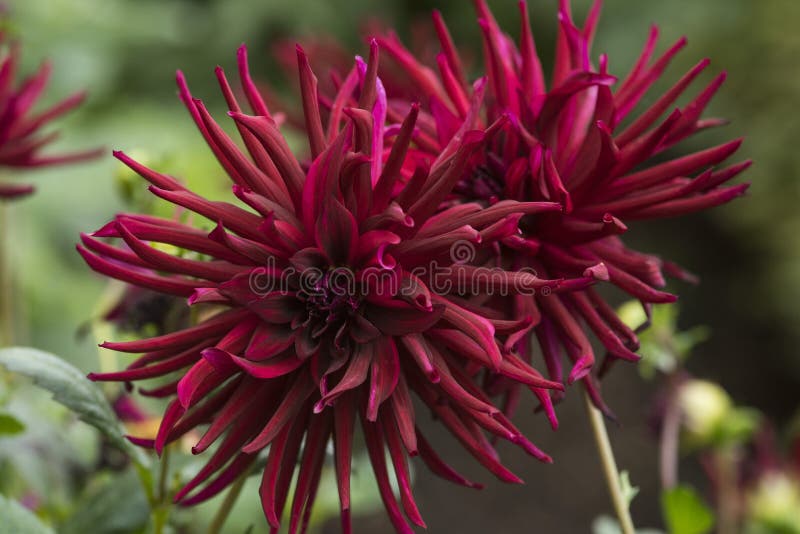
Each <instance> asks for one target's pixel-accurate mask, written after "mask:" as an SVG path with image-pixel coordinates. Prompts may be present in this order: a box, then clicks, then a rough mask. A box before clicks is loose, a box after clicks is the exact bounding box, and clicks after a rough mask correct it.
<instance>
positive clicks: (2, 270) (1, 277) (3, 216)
mask: <svg viewBox="0 0 800 534" xmlns="http://www.w3.org/2000/svg"><path fill="white" fill-rule="evenodd" d="M9 219H10V218H9V216H8V206H7V205H6V203H5V202H2V201H0V346H2V347H9V346H11V345H13V344H14V308H13V302H12V301H13V298H14V284H13V280H12V278H11V257H10V247H9V244H10V237H9V236H10V232H9V228H8V223H9Z"/></svg>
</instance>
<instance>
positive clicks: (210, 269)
mask: <svg viewBox="0 0 800 534" xmlns="http://www.w3.org/2000/svg"><path fill="white" fill-rule="evenodd" d="M297 60H298V74H299V79H300V88H301V91H300V92H301V96H302V101H303V110H304V119H305V125H306V131H307V136H308V144H309V150H310V156H311V158H310V161H309V162H301V160H300V159H298V158H297V157H296V156H295V155H294V154H293V153H292V151H291V150H290V149H289V146H288V145H287V143H286V141H285V140H284V137H283V136H282V134H281V133H280V131H279V129H278V127H277V124H276V122H275V120H274V119H273V116H272V115H271V114H270V112H269V110H268V109H267V106H266V105H265V104H264V101H263V99H262V97H261V95H260V94H259V92H258V91H257V90H256V88H255V85H254V84H253V82H252V80H251V77H250V74H249V71H248V66H247V57H246V50H245V48H244V47H242V49H240V51H239V75H240V78H241V84H242V92H243V94H244V95H245V96H246V99H247V101H248V103H249V106H250V108H251V110H252V113H253V114H252V115H247V114H245V113H243V112H242V109H241V107H240V104H239V102H238V101H237V98H236V96H235V93H234V91H233V90H232V89H231V86H230V85H229V83H228V80H227V79H226V77H225V74H224V72H223V71H222V69H220V68H218V69H217V71H216V74H217V78H218V81H219V84H220V87H221V89H222V92H223V94H224V96H225V99H226V101H227V104H228V106H229V108H230V113H229V115H230V117H231V118H232V119H233V120H234V122H235V124H236V126H237V128H238V131H239V134H240V135H241V137H242V141H243V142H244V145H245V146H246V152H244V151H243V150H241V149H240V148H238V147H237V145H236V144H235V143H234V141H233V140H232V139H231V138H230V137H229V136H228V135H227V134H226V133H225V132H224V131H223V129H222V128H221V126H220V125H219V124H218V123H217V122H216V121H215V120H214V119H213V118H212V117H211V115H210V114H209V113H208V111H207V110H206V107H205V106H204V104H203V103H202V102H201V101H200V100H197V99H194V98H192V95H191V94H190V92H189V89H188V87H187V85H186V82H185V80H184V77H183V75H182V74H180V73H178V86H179V93H180V97H181V99H182V101H183V102H184V104H185V105H186V107H187V108H188V110H189V112H190V114H191V116H192V118H193V119H194V121H195V123H196V124H197V127H198V129H199V130H200V132H201V133H202V135H203V136H204V137H205V139H206V140H207V141H208V144H209V146H210V148H211V150H212V151H213V152H214V154H215V155H216V157H217V158H218V160H219V162H220V164H221V165H222V167H223V168H224V169H225V171H226V173H227V174H228V176H229V177H230V179H231V181H232V190H233V194H234V195H235V197H236V198H237V199H238V201H239V202H238V203H229V202H226V201H222V200H210V199H206V198H203V197H200V196H198V195H197V194H195V193H193V192H192V191H191V190H189V189H187V188H186V187H184V186H183V185H182V184H181V183H179V182H178V181H177V180H175V179H174V178H172V177H169V176H166V175H164V174H161V173H159V172H157V171H155V170H152V169H149V168H147V167H145V166H143V165H141V164H139V163H137V162H136V161H134V160H133V159H131V158H129V157H128V156H126V155H125V154H124V153H122V152H117V153H115V155H116V157H117V158H119V159H120V160H121V161H122V162H123V163H125V164H126V165H128V166H129V167H130V168H131V169H133V170H134V171H136V172H137V173H138V174H139V175H141V176H142V177H143V178H144V179H146V180H147V181H148V182H150V184H152V185H151V186H150V191H152V193H153V194H154V195H156V196H158V197H160V198H162V199H164V200H166V201H167V202H171V203H173V204H175V205H178V206H182V207H183V208H185V210H188V212H192V213H193V214H195V215H196V216H199V217H201V218H205V219H208V220H209V221H211V222H212V223H214V224H215V225H216V226H215V227H214V228H213V229H212V230H211V231H210V232H208V231H207V230H201V229H199V228H197V227H194V226H190V225H188V224H183V223H181V222H176V221H174V220H168V219H162V218H157V217H152V216H145V215H137V214H121V215H118V216H117V217H116V218H115V220H113V221H112V222H110V223H109V224H107V225H106V226H104V227H103V228H102V229H100V230H99V231H97V232H95V233H94V234H93V235H83V236H82V245H79V246H78V250H79V252H80V253H81V255H82V256H83V258H84V259H85V260H86V262H87V263H88V265H89V266H90V267H91V268H92V269H94V270H95V271H97V272H99V273H102V274H104V275H107V276H110V277H113V278H116V279H119V280H122V281H125V282H128V283H130V284H135V285H137V286H141V287H144V288H147V289H149V290H152V291H155V292H158V293H162V294H165V295H175V296H178V297H183V298H188V301H189V303H190V304H191V305H193V306H199V307H202V308H201V309H202V311H201V312H200V313H198V314H197V315H198V316H200V317H203V319H202V320H201V321H200V322H199V323H197V324H196V325H194V326H191V327H188V328H184V329H181V330H178V331H175V332H171V333H168V334H165V335H162V336H158V337H155V338H151V339H144V340H140V341H129V342H123V343H105V344H103V346H104V347H105V348H108V349H111V350H115V351H121V352H126V353H144V355H143V356H141V357H139V358H138V359H137V360H135V361H134V362H133V363H131V364H130V365H129V366H128V368H127V369H126V370H124V371H120V372H114V373H105V374H92V375H90V376H91V378H92V379H94V380H107V381H123V382H133V381H139V380H147V379H153V378H162V377H163V379H162V380H161V381H159V382H157V383H156V385H155V387H154V388H151V389H147V390H141V392H142V394H145V395H150V396H154V397H162V398H170V399H171V402H170V403H169V405H168V407H167V408H166V411H165V414H164V417H163V421H162V424H161V427H160V429H159V432H158V435H157V437H156V438H155V439H154V440H146V439H137V438H132V439H133V440H134V441H135V442H137V443H139V444H141V445H145V446H151V447H153V448H155V450H156V451H158V452H159V453H160V452H161V451H162V450H163V449H164V447H165V446H166V445H167V444H168V443H170V442H173V441H175V440H177V439H178V438H180V437H181V436H183V435H184V434H186V433H187V432H189V431H190V430H192V429H194V428H196V427H199V426H203V427H204V428H205V431H204V433H203V435H202V438H200V440H199V441H198V442H197V444H196V445H195V447H194V449H193V451H194V453H196V454H201V453H204V452H205V451H206V450H207V449H209V448H210V447H211V446H212V445H213V444H214V443H217V442H218V443H219V445H218V446H217V447H216V450H215V451H214V452H213V454H211V456H210V458H209V460H208V462H207V463H206V464H205V466H204V467H203V468H202V469H201V470H200V472H199V473H197V475H196V476H195V477H194V478H193V479H192V480H191V481H190V482H188V484H186V486H185V487H183V489H182V490H181V491H180V492H179V493H178V494H177V495H176V496H175V500H176V501H177V502H178V503H180V504H183V505H191V504H195V503H198V502H201V501H204V500H206V499H208V498H210V497H212V496H214V495H216V494H217V493H219V492H220V491H222V490H223V489H224V488H225V487H226V486H228V485H229V484H231V483H232V482H233V481H234V480H236V479H237V478H238V477H240V476H244V475H245V474H246V473H248V472H249V470H250V469H251V468H252V467H253V465H254V463H255V462H256V459H257V458H258V457H259V454H260V453H262V452H265V451H266V450H267V447H269V449H268V452H266V465H265V467H264V469H263V478H262V482H261V492H260V493H261V499H262V503H263V508H264V514H265V516H266V519H267V521H268V522H269V525H270V526H271V528H272V529H273V531H275V530H277V529H278V528H279V520H280V518H281V516H282V510H283V509H284V506H285V504H286V502H287V498H288V492H289V488H290V482H291V480H292V476H293V473H294V471H295V467H296V465H297V464H299V468H298V475H297V480H296V484H295V491H294V496H293V498H292V499H291V505H290V508H291V512H290V525H289V531H290V532H296V531H298V530H304V529H305V526H306V524H307V522H308V519H309V514H310V510H311V507H312V504H313V502H314V497H315V493H316V491H317V486H318V483H319V479H320V473H321V470H322V466H323V462H324V461H325V457H326V447H327V444H328V442H329V441H332V442H333V449H334V461H335V467H336V473H337V478H338V490H339V496H340V500H341V518H342V525H343V530H344V531H345V532H350V531H351V527H350V511H349V510H350V497H349V495H350V494H349V480H350V464H351V451H352V449H353V440H354V432H355V426H356V422H357V421H358V422H360V426H361V431H362V434H363V437H364V441H365V443H366V447H367V449H368V453H369V456H370V458H371V462H372V466H373V468H374V472H375V477H376V480H377V484H378V488H379V490H380V494H381V496H382V498H383V501H384V503H385V506H386V509H387V511H388V513H389V516H390V518H391V521H392V523H393V524H394V526H395V528H396V529H397V531H399V532H411V528H410V527H409V525H408V523H407V522H406V519H404V517H403V511H404V512H405V515H406V516H407V518H408V520H410V521H411V522H412V523H414V524H417V525H424V523H423V521H422V518H421V516H420V513H419V511H418V509H417V506H416V504H415V502H414V499H413V496H412V494H411V487H410V480H409V467H408V457H410V456H415V455H419V456H420V457H421V458H422V460H423V461H424V462H425V463H426V464H427V466H428V467H429V468H430V469H431V470H432V471H433V472H434V473H436V474H438V475H440V476H442V477H444V478H446V479H448V480H451V481H453V482H456V483H459V484H462V485H466V486H476V484H474V483H472V482H470V481H468V480H467V479H465V478H464V477H463V476H461V475H459V474H458V473H457V472H455V471H454V470H453V469H452V468H451V467H449V466H448V465H447V464H446V463H445V462H444V460H443V459H442V458H441V457H439V456H438V455H437V454H436V452H435V450H434V448H433V447H432V445H431V444H430V443H429V441H428V440H427V439H426V438H425V436H424V435H423V433H422V432H421V431H420V430H419V428H418V426H417V424H416V423H415V415H414V407H413V403H412V393H414V394H416V396H417V397H418V398H419V399H420V401H421V402H422V405H425V406H427V407H428V408H429V409H430V410H431V411H432V412H433V414H435V416H436V417H437V419H438V420H439V421H441V423H442V424H444V425H445V426H446V427H447V428H448V430H449V431H450V432H451V433H452V434H453V436H454V437H455V438H456V439H457V440H459V441H460V442H461V444H462V445H463V446H464V447H465V448H466V449H467V450H469V452H470V453H471V454H472V455H473V456H474V457H475V459H476V460H477V461H478V462H480V463H481V464H483V465H484V466H485V467H486V468H487V469H488V470H489V471H491V472H492V473H493V474H494V475H496V476H497V477H498V478H500V479H501V480H503V481H507V482H519V481H520V479H519V478H517V477H516V476H515V475H514V474H512V473H511V472H510V471H509V470H508V469H506V468H505V467H504V466H503V465H502V464H501V463H500V461H499V460H498V455H497V453H496V451H495V449H494V447H493V446H492V443H493V441H492V440H493V439H494V438H502V439H505V440H507V441H510V442H513V443H514V444H516V445H519V446H520V447H521V448H522V449H524V450H525V451H526V452H528V453H529V454H531V455H533V456H534V457H536V458H538V459H539V460H542V461H550V459H549V457H548V456H547V455H546V454H544V453H543V452H541V451H540V450H539V449H538V448H536V447H535V446H534V445H533V444H532V443H531V442H530V441H528V440H527V439H526V438H525V437H524V436H523V435H522V434H521V433H520V432H519V430H518V429H517V428H515V426H514V425H513V424H512V423H511V422H510V421H509V419H508V418H507V417H506V416H505V415H503V413H502V412H501V411H500V410H499V409H498V408H496V407H495V406H494V405H492V403H491V401H490V399H489V398H488V397H487V396H486V395H485V393H484V392H483V391H482V389H481V387H480V383H479V377H480V376H481V375H482V374H483V372H484V371H485V372H488V373H492V374H497V375H498V376H504V377H507V378H509V379H512V380H515V381H518V382H519V383H521V384H524V385H525V386H527V387H529V388H530V389H531V390H532V391H533V393H534V394H535V395H536V396H537V397H538V398H539V399H540V401H541V402H542V403H543V404H545V405H547V406H549V404H550V395H549V389H551V388H553V389H562V388H563V386H562V385H561V384H559V383H555V382H552V381H550V380H547V379H545V378H543V377H542V376H541V375H540V374H539V373H538V372H537V371H536V370H535V369H534V368H532V367H531V366H530V365H529V364H527V363H525V362H524V361H523V360H522V359H521V358H520V357H518V355H516V354H515V353H514V351H513V350H511V349H510V347H509V340H510V339H513V336H515V335H516V334H517V333H518V332H519V331H520V330H522V329H524V328H526V327H527V326H528V322H529V321H528V319H527V318H525V319H523V320H520V321H514V320H507V319H505V318H503V317H501V316H500V314H498V313H496V312H494V311H492V310H491V309H488V308H485V307H484V306H482V304H481V301H480V298H481V297H485V296H486V295H489V294H491V293H492V292H494V291H501V290H502V289H503V287H501V286H513V288H515V289H516V290H518V291H521V292H524V291H530V292H535V291H536V290H539V289H541V288H544V287H547V288H549V289H555V290H557V289H558V288H559V281H558V280H544V279H541V278H538V277H536V276H534V275H532V274H530V273H526V272H524V271H520V272H508V271H500V270H498V271H494V272H493V276H492V277H487V276H482V275H481V273H480V272H479V271H478V270H477V269H476V268H474V267H472V266H470V265H467V264H465V263H462V262H454V261H453V260H452V259H451V256H454V255H455V254H453V253H452V250H451V249H453V247H454V246H455V245H464V244H469V246H472V247H476V250H477V249H480V248H481V247H486V246H488V245H491V244H493V243H496V242H498V241H499V240H503V239H506V238H508V237H509V236H511V235H514V234H516V233H517V232H518V228H517V223H518V221H519V220H520V218H521V217H522V216H523V215H530V214H535V213H543V212H553V211H557V210H559V209H560V205H559V204H557V203H554V202H550V201H541V202H539V201H537V202H517V201H515V200H508V201H504V202H498V203H496V204H494V205H493V206H491V207H482V206H481V205H479V204H477V203H465V204H460V205H458V206H455V207H453V208H452V209H446V210H443V211H439V206H440V205H441V203H442V202H443V201H444V200H445V199H446V198H447V197H448V196H449V195H450V194H451V190H452V189H453V187H454V186H455V185H456V183H457V182H458V181H459V180H460V179H461V178H462V176H463V174H464V172H465V169H466V167H467V165H468V163H469V161H470V158H471V157H472V156H474V155H475V154H478V153H480V152H481V151H482V150H485V147H486V145H487V142H489V140H490V139H491V138H492V136H493V135H494V134H496V133H497V131H498V130H499V129H501V128H502V127H503V124H504V121H505V119H502V118H501V119H499V120H498V121H496V122H495V123H493V124H492V125H489V126H488V127H487V128H483V129H480V130H473V129H471V127H469V125H468V124H467V123H465V125H464V127H463V128H461V131H460V132H458V133H457V134H456V135H455V136H453V138H452V142H450V143H449V144H448V145H447V146H445V147H442V150H441V153H440V155H439V157H437V158H432V159H431V160H430V165H429V166H427V165H421V166H417V167H414V166H413V165H409V164H408V162H409V161H411V162H412V163H413V162H415V161H416V160H413V159H409V158H408V157H407V153H408V152H409V147H410V145H411V144H412V139H413V137H414V135H415V134H414V132H415V131H416V128H417V127H418V125H417V119H418V113H419V109H418V108H417V107H416V106H411V107H410V108H408V109H407V110H406V114H405V115H404V116H403V117H399V120H388V122H387V120H386V113H387V100H386V95H385V92H384V89H383V85H382V83H381V80H380V78H378V76H377V70H378V63H377V60H378V45H377V43H375V42H372V43H371V47H370V59H369V62H368V63H367V62H364V61H363V60H361V59H358V58H357V61H356V65H355V66H354V67H353V69H352V70H351V71H350V74H349V75H348V76H347V77H346V78H345V79H344V80H343V83H342V84H341V86H340V88H339V90H338V92H337V94H336V95H335V96H334V99H333V100H332V101H331V107H330V110H328V111H327V112H326V113H325V116H326V117H327V120H325V121H323V120H322V118H321V117H322V115H323V114H322V111H321V110H320V104H319V97H318V95H317V81H316V78H315V76H314V74H313V73H312V71H311V69H310V67H309V63H308V60H307V58H306V55H305V54H304V52H303V51H302V50H301V49H300V48H298V49H297ZM386 139H391V141H392V142H391V148H390V149H384V142H385V140H386ZM101 238H116V239H117V240H118V241H117V243H118V245H117V246H115V245H113V244H110V243H108V242H106V241H104V240H102V239H101ZM149 243H161V244H166V245H170V246H169V247H163V246H161V247H154V246H151V245H150V244H149ZM165 250H172V251H175V250H181V252H180V253H178V252H175V253H170V252H165ZM431 262H438V268H436V270H435V272H434V270H432V269H431V268H430V265H432V264H431ZM437 276H438V277H439V282H440V281H441V280H444V281H446V282H451V283H452V284H451V285H453V284H455V285H458V283H467V284H470V287H474V288H477V291H476V298H473V299H468V298H462V297H460V296H458V295H455V294H454V293H453V292H451V291H442V290H440V288H441V287H442V286H446V284H440V283H439V282H437V280H436V279H435V278H436V277H437ZM435 282H436V284H435ZM523 290H524V291H523ZM205 425H207V426H205ZM387 452H388V457H389V458H390V461H391V467H388V466H387V465H386V458H387V457H386V453H387ZM390 468H391V469H392V470H393V471H394V475H395V477H396V480H397V482H398V486H399V492H400V501H401V504H402V511H401V506H400V505H398V503H397V502H396V500H395V497H394V494H393V492H392V487H391V484H390V478H389V475H388V469H390Z"/></svg>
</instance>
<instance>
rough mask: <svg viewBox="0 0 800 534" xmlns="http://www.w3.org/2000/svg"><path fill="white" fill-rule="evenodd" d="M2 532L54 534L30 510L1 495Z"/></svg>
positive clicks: (11, 533)
mask: <svg viewBox="0 0 800 534" xmlns="http://www.w3.org/2000/svg"><path fill="white" fill-rule="evenodd" d="M0 534H53V530H52V529H51V528H50V527H48V526H46V525H44V524H43V523H42V522H41V521H40V520H39V518H38V517H36V516H35V515H34V514H33V513H31V511H30V510H28V509H27V508H25V507H24V506H22V505H21V504H20V503H18V502H16V501H12V500H9V499H6V498H5V497H3V496H2V495H0Z"/></svg>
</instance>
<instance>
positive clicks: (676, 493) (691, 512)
mask: <svg viewBox="0 0 800 534" xmlns="http://www.w3.org/2000/svg"><path fill="white" fill-rule="evenodd" d="M661 509H662V512H663V514H664V520H665V521H666V523H667V529H668V531H669V533H670V534H705V533H707V532H710V531H711V529H712V528H713V527H714V514H713V512H712V511H711V509H709V507H708V506H706V504H705V503H704V502H703V499H702V498H701V497H700V495H698V493H697V492H696V491H695V490H694V489H692V488H691V487H688V486H678V487H676V488H673V489H671V490H668V491H665V492H664V493H662V494H661Z"/></svg>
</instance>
